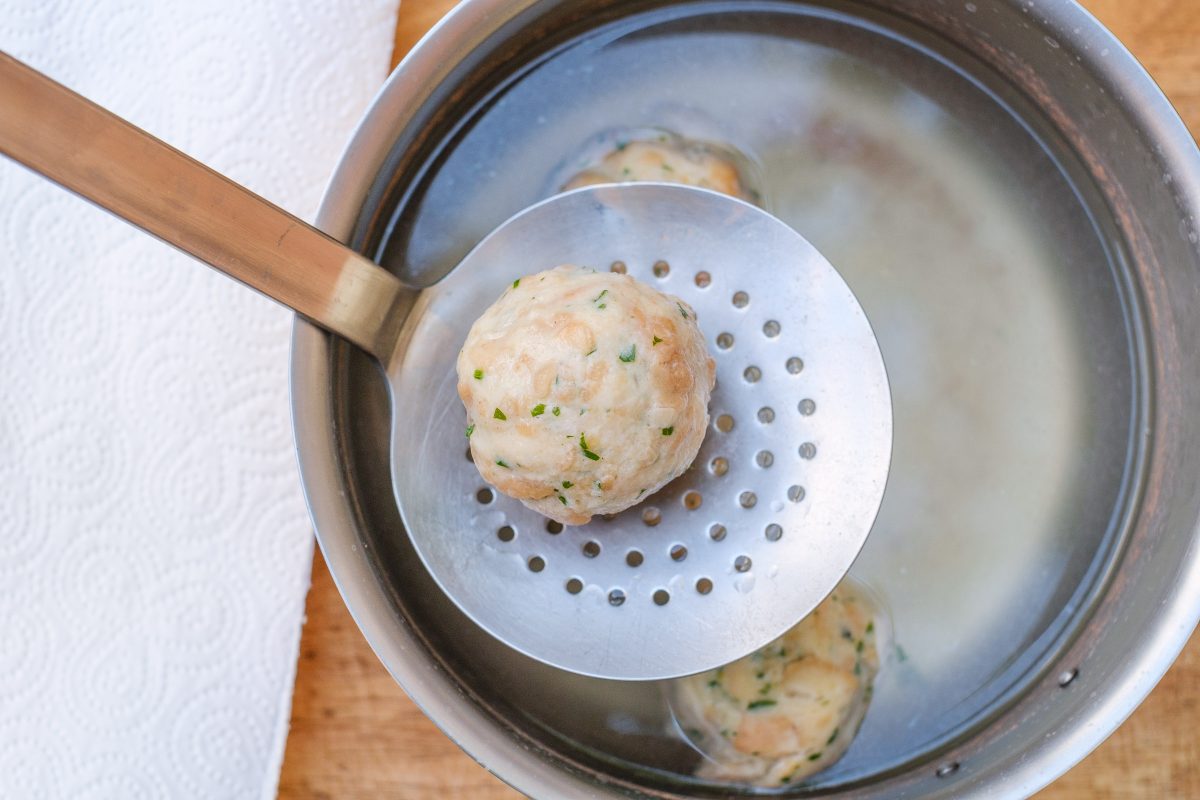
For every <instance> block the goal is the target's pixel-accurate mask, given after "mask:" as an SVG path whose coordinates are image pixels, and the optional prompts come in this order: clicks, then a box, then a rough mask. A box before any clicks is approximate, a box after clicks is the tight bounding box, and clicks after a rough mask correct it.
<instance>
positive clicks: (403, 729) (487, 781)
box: [279, 0, 1200, 800]
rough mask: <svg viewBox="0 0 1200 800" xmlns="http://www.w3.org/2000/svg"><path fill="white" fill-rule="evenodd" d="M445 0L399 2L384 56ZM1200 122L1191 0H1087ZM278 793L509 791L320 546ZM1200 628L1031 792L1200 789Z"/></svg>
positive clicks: (1096, 798)
mask: <svg viewBox="0 0 1200 800" xmlns="http://www.w3.org/2000/svg"><path fill="white" fill-rule="evenodd" d="M452 5H453V3H452V2H450V0H403V2H402V4H401V7H400V15H399V21H398V24H397V27H396V50H395V56H394V60H393V63H397V62H399V60H400V57H402V55H403V54H404V53H406V52H407V51H408V49H409V48H410V47H412V45H413V44H415V43H416V41H417V40H418V39H419V38H420V37H421V36H422V35H423V34H424V32H425V31H426V30H427V29H428V28H429V27H430V26H432V25H433V24H434V23H435V22H436V21H437V20H438V19H440V18H441V17H442V15H443V14H444V13H445V12H446V11H447V10H449V8H450V7H451V6H452ZM1084 5H1085V6H1086V7H1087V8H1088V9H1089V10H1090V11H1091V12H1092V13H1093V14H1095V15H1096V16H1097V17H1098V18H1099V19H1100V21H1101V22H1103V23H1104V24H1105V25H1107V26H1108V28H1109V29H1110V30H1112V31H1113V33H1115V34H1116V35H1117V37H1118V38H1120V39H1121V40H1122V41H1123V42H1124V43H1125V44H1126V46H1127V47H1129V49H1130V50H1132V51H1133V53H1134V55H1136V56H1137V57H1138V59H1139V60H1141V62H1142V63H1143V64H1144V65H1145V66H1146V68H1147V70H1148V71H1149V72H1150V74H1151V75H1153V76H1154V77H1155V79H1156V80H1157V81H1158V82H1159V85H1161V86H1162V87H1163V89H1164V91H1165V92H1166V94H1167V96H1168V97H1170V98H1171V100H1172V101H1173V102H1174V103H1175V105H1176V107H1177V108H1178V109H1179V111H1180V114H1181V116H1183V118H1184V121H1185V122H1187V124H1188V126H1189V128H1190V129H1191V130H1192V131H1193V132H1197V131H1200V44H1197V43H1198V42H1200V0H1137V2H1131V1H1130V0H1086V1H1085V2H1084ZM307 608H308V620H307V624H306V625H305V629H304V636H303V639H302V641H301V646H300V664H299V670H298V673H297V677H296V691H295V698H294V701H293V708H292V729H291V735H290V736H289V738H288V744H287V751H286V755H285V758H284V763H283V774H282V776H281V779H280V785H279V794H280V796H281V797H283V798H288V800H309V799H310V798H313V799H315V798H359V797H391V798H400V800H435V798H436V800H442V798H460V797H461V798H473V799H477V800H512V798H517V797H520V795H518V794H517V793H516V792H514V791H513V790H512V789H509V788H508V787H506V786H505V785H504V784H503V783H501V782H500V781H499V780H497V779H496V778H495V777H493V776H492V775H490V774H489V773H488V772H486V771H485V770H484V769H483V768H482V767H480V766H479V765H477V764H476V763H475V762H474V761H472V760H471V759H470V758H469V757H468V756H467V755H465V754H464V753H463V752H462V751H461V750H459V749H458V747H457V746H455V745H454V744H453V743H452V742H451V741H450V740H449V739H447V738H446V737H445V736H443V735H442V734H441V733H440V732H439V731H438V730H437V728H436V727H434V725H433V724H432V723H431V722H429V720H428V719H426V718H425V716H424V715H423V714H422V713H421V712H420V711H419V710H418V709H417V708H416V706H415V705H413V703H412V702H411V701H410V700H409V699H408V698H407V697H406V696H405V695H404V693H403V692H402V691H401V690H400V688H399V687H398V686H397V685H396V683H395V682H394V681H393V680H392V678H391V676H389V675H388V673H387V672H386V671H385V670H384V669H383V667H382V665H380V663H379V662H378V661H377V660H376V658H375V655H374V654H373V653H372V652H371V650H370V648H369V647H368V646H367V644H366V642H365V641H364V640H363V638H362V636H361V635H360V634H359V632H358V629H357V628H356V627H355V625H354V622H353V620H351V618H350V615H349V613H348V612H347V611H346V609H345V606H344V605H343V604H342V600H341V597H340V596H339V595H338V593H337V589H336V588H335V587H334V585H333V580H332V579H331V578H330V576H329V571H328V569H327V568H326V566H325V562H324V561H323V560H322V559H321V557H320V555H318V556H317V558H316V560H315V561H314V564H313V585H312V590H311V592H310V593H309V596H308V607H307ZM1198 711H1200V637H1197V636H1194V637H1193V638H1192V640H1191V642H1190V643H1189V644H1188V647H1187V649H1186V650H1185V651H1184V653H1183V655H1182V656H1181V657H1180V659H1179V661H1178V662H1176V664H1175V666H1174V667H1172V669H1171V671H1170V672H1169V673H1168V674H1167V676H1166V678H1165V679H1164V680H1163V681H1162V683H1161V684H1160V685H1159V686H1158V688H1156V689H1155V690H1154V692H1153V694H1151V696H1150V698H1149V699H1148V700H1147V701H1146V702H1145V703H1144V704H1143V705H1142V706H1141V708H1139V709H1138V710H1137V711H1136V712H1135V713H1134V714H1133V716H1132V717H1130V719H1129V720H1128V721H1127V722H1126V723H1125V724H1124V725H1123V726H1122V727H1121V728H1120V730H1118V731H1117V732H1116V733H1115V734H1114V735H1113V736H1112V737H1111V738H1109V740H1108V741H1107V742H1105V743H1104V744H1103V745H1101V746H1100V747H1099V748H1098V749H1097V750H1096V751H1095V752H1094V753H1093V754H1092V755H1091V756H1089V757H1088V758H1087V759H1085V760H1084V761H1083V762H1082V763H1081V764H1080V765H1079V766H1077V767H1076V768H1075V769H1073V770H1071V772H1069V773H1068V774H1067V775H1065V776H1064V777H1062V778H1061V779H1059V780H1058V781H1057V782H1055V783H1054V784H1053V785H1052V786H1051V787H1049V788H1048V789H1046V790H1045V791H1043V792H1041V793H1040V794H1039V795H1037V797H1038V800H1082V799H1083V798H1087V799H1088V800H1133V798H1190V797H1200V737H1197V736H1196V733H1195V728H1196V722H1197V720H1200V716H1198Z"/></svg>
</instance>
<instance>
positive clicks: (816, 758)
mask: <svg viewBox="0 0 1200 800" xmlns="http://www.w3.org/2000/svg"><path fill="white" fill-rule="evenodd" d="M823 755H825V754H824V753H819V752H818V753H813V754H812V755H811V756H809V757H808V760H809V761H816V760H818V759H820V757H821V756H823Z"/></svg>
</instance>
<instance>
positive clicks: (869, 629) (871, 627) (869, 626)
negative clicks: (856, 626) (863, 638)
mask: <svg viewBox="0 0 1200 800" xmlns="http://www.w3.org/2000/svg"><path fill="white" fill-rule="evenodd" d="M874 632H875V620H871V621H870V622H868V623H867V633H874Z"/></svg>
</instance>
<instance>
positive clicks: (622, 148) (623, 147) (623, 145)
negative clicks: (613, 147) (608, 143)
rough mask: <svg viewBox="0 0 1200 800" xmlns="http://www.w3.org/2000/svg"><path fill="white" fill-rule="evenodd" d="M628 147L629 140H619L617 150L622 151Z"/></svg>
mask: <svg viewBox="0 0 1200 800" xmlns="http://www.w3.org/2000/svg"><path fill="white" fill-rule="evenodd" d="M626 147H629V142H617V152H618V153H619V152H621V151H622V150H624V149H625V148H626Z"/></svg>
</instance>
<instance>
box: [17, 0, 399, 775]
mask: <svg viewBox="0 0 1200 800" xmlns="http://www.w3.org/2000/svg"><path fill="white" fill-rule="evenodd" d="M397 4H398V0H336V2H333V1H329V2H319V3H318V2H302V0H292V1H291V2H278V1H276V2H268V3H256V2H247V0H201V1H200V2H195V1H194V0H179V1H178V2H149V0H147V1H146V2H133V1H132V0H126V1H124V2H123V1H122V0H89V1H88V2H72V1H71V0H63V1H61V2H57V1H55V0H0V49H3V50H6V51H8V52H9V53H11V54H13V55H15V56H16V57H18V58H20V59H22V60H24V61H26V62H27V63H29V64H30V65H32V66H34V67H35V68H37V69H40V70H42V71H43V72H46V73H47V74H49V75H50V76H51V77H53V78H55V79H56V80H59V81H61V82H63V83H65V84H66V85H67V86H69V87H71V88H72V89H75V90H76V91H78V92H80V93H81V94H83V95H84V96H86V97H89V98H91V99H93V100H95V101H97V102H99V103H100V104H101V105H104V106H106V107H108V108H110V109H112V110H113V111H115V112H116V113H118V114H120V115H122V116H124V117H126V118H127V119H129V120H131V121H133V122H134V123H135V124H137V125H140V126H142V127H144V128H146V129H147V130H149V131H150V132H151V133H153V134H155V135H156V136H159V137H160V138H163V139H165V140H166V141H167V142H169V143H171V144H173V145H175V146H176V147H179V148H180V149H182V150H183V151H185V152H187V153H189V154H191V155H193V156H195V157H197V158H199V159H200V160H201V161H203V162H205V163H207V164H209V165H211V166H213V167H214V168H216V169H217V170H219V171H221V172H224V173H225V174H227V175H229V176H231V177H232V178H234V179H235V180H237V181H240V182H242V183H244V184H245V185H247V186H249V187H250V188H251V189H253V190H255V191H257V192H260V193H261V194H263V195H265V196H266V197H268V198H269V199H271V200H273V201H275V202H276V203H278V204H280V205H282V206H283V207H284V208H287V209H289V210H291V211H293V212H294V213H297V214H299V215H301V216H308V217H311V216H312V213H313V212H314V211H315V210H316V206H317V202H318V199H319V195H320V191H321V189H322V188H323V186H324V184H325V181H326V180H327V178H328V175H329V172H330V170H331V169H332V167H333V164H334V162H335V161H336V159H337V157H338V155H339V153H340V152H341V149H342V147H343V146H344V144H345V141H346V139H347V137H348V135H349V132H350V130H351V128H352V127H353V125H354V123H355V121H356V119H357V118H358V116H359V115H360V114H361V113H362V111H363V110H364V109H365V107H366V105H367V102H368V101H369V99H370V98H371V96H372V95H373V94H374V92H375V91H376V90H377V89H378V88H379V86H380V84H381V83H382V82H383V79H384V77H385V76H386V74H387V68H388V58H389V54H390V50H391V43H392V35H393V31H394V24H395V14H396V8H397ZM2 113H4V110H3V109H0V114H2ZM291 319H292V315H291V314H290V312H287V311H286V310H284V309H282V308H280V307H279V306H276V305H274V304H273V303H271V302H270V301H267V300H265V299H263V298H261V297H259V296H258V295H256V294H254V293H252V292H251V291H249V290H247V289H245V288H243V287H241V286H239V285H236V284H235V283H233V282H232V281H230V280H228V279H226V278H223V277H220V276H218V275H217V274H216V273H214V272H212V271H210V270H208V269H207V268H206V267H204V266H201V265H200V264H199V263H197V262H195V261H192V260H191V259H189V258H187V257H185V256H182V255H180V254H178V253H176V252H174V251H173V250H170V249H169V248H167V247H166V246H165V245H162V244H160V243H158V242H156V241H154V240H152V239H150V238H149V237H147V236H146V235H144V234H141V233H139V232H137V231H135V230H134V229H132V228H130V227H129V226H127V225H125V224H124V223H121V222H118V221H116V220H115V219H114V218H112V217H110V216H108V215H107V214H106V213H104V212H102V211H99V210H97V209H95V208H93V207H91V206H89V205H87V204H86V203H84V202H83V201H81V200H79V199H77V198H75V197H73V196H71V195H69V194H67V193H66V192H65V191H63V190H62V189H60V188H58V187H56V186H53V185H51V184H49V183H47V182H46V181H44V180H42V179H40V178H37V177H34V176H33V175H31V174H30V173H28V172H26V171H24V170H23V169H22V168H20V167H17V166H16V165H14V164H12V163H11V162H9V161H7V160H6V159H3V158H0V797H5V798H26V797H29V798H36V797H114V798H142V797H146V798H160V797H205V798H207V797H256V796H271V795H273V794H274V792H275V787H276V784H277V782H278V771H279V763H280V760H281V758H282V752H283V744H284V741H285V737H286V734H287V722H288V713H289V709H290V701H291V690H292V680H293V677H294V673H295V663H296V652H297V644H298V639H299V635H300V624H301V619H302V616H303V610H304V596H305V592H306V591H307V589H308V578H309V569H310V565H311V552H312V536H311V532H310V529H309V525H308V518H307V514H306V512H305V508H304V503H303V499H302V496H301V493H300V488H299V480H298V477H297V473H296V466H295V459H294V456H293V443H292V435H291V428H290V418H289V412H288V399H287V373H288V339H289V334H290V329H291Z"/></svg>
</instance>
